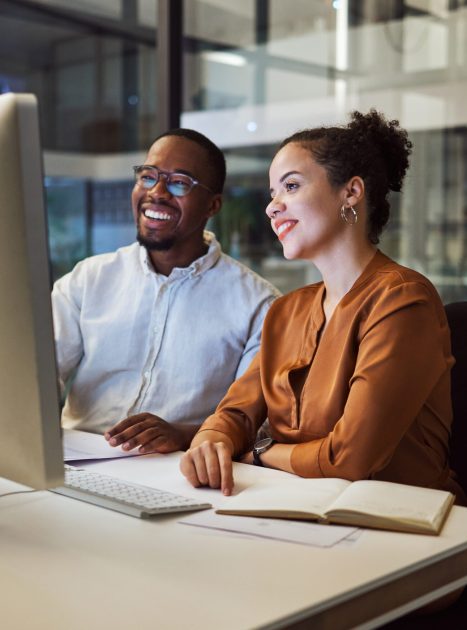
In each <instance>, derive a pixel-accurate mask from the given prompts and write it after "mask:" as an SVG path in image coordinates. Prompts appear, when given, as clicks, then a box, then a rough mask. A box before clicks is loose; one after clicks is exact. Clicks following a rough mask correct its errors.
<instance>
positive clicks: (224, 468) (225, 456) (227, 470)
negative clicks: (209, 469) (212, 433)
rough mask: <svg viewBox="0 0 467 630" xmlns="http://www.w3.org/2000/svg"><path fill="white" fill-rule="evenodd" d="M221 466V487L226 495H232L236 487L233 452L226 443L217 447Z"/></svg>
mask: <svg viewBox="0 0 467 630" xmlns="http://www.w3.org/2000/svg"><path fill="white" fill-rule="evenodd" d="M217 454H218V458H219V467H220V475H221V481H220V484H219V485H220V488H221V490H222V493H223V494H224V495H225V496H230V495H231V494H232V490H233V487H234V480H233V465H232V454H231V453H230V451H229V449H228V448H226V447H225V445H224V444H219V445H218V449H217Z"/></svg>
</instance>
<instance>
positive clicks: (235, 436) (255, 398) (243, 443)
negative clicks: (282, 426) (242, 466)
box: [199, 353, 267, 455]
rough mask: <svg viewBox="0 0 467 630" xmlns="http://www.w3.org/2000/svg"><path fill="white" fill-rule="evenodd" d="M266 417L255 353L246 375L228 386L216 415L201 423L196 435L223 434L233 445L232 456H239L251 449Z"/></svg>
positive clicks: (258, 360) (258, 363)
mask: <svg viewBox="0 0 467 630" xmlns="http://www.w3.org/2000/svg"><path fill="white" fill-rule="evenodd" d="M266 415H267V407H266V402H265V400H264V396H263V390H262V387H261V373H260V353H258V354H257V355H256V357H255V358H254V359H253V361H252V363H251V365H250V367H249V368H248V369H247V371H246V372H245V374H244V375H243V376H242V377H241V378H239V379H238V380H237V381H235V382H234V383H233V384H232V385H231V386H230V388H229V391H228V392H227V394H226V395H225V397H224V398H223V400H222V401H221V402H220V403H219V405H218V407H217V409H216V411H215V413H214V414H212V415H211V416H209V417H208V418H207V419H206V420H205V421H204V423H203V424H202V426H201V428H200V430H199V432H201V431H207V430H214V431H219V432H221V433H225V434H226V435H228V436H229V438H230V439H231V440H232V442H233V445H234V455H239V454H240V453H244V452H245V451H247V450H249V448H251V445H252V444H253V442H254V440H255V437H256V434H257V432H258V429H259V427H260V426H261V424H262V423H263V422H264V421H265V420H266Z"/></svg>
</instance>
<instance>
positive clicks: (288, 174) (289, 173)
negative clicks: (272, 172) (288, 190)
mask: <svg viewBox="0 0 467 630" xmlns="http://www.w3.org/2000/svg"><path fill="white" fill-rule="evenodd" d="M290 175H301V173H300V171H287V173H284V174H283V175H282V177H281V178H280V180H279V182H280V183H281V184H282V182H283V181H284V179H287V177H290Z"/></svg>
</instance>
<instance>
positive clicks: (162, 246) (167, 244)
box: [136, 215, 175, 252]
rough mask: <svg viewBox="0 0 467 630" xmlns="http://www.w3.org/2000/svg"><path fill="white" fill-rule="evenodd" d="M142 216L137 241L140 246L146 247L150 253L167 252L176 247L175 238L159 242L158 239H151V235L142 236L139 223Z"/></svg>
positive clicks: (137, 229) (137, 230) (170, 237)
mask: <svg viewBox="0 0 467 630" xmlns="http://www.w3.org/2000/svg"><path fill="white" fill-rule="evenodd" d="M140 216H141V215H138V223H137V225H136V240H137V241H138V243H139V244H140V245H142V246H143V247H145V248H146V249H147V250H148V251H152V252H154V251H156V252H166V251H167V250H169V249H171V248H172V247H173V246H174V243H175V238H174V237H173V236H169V237H167V238H163V239H160V240H157V237H155V238H151V236H150V235H149V236H148V235H146V236H145V235H144V234H142V233H141V229H140V222H139V217H140ZM150 233H151V232H149V234H150Z"/></svg>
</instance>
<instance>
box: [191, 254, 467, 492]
mask: <svg viewBox="0 0 467 630" xmlns="http://www.w3.org/2000/svg"><path fill="white" fill-rule="evenodd" d="M324 292H325V289H324V285H323V283H322V282H321V283H317V284H313V285H309V286H306V287H303V288H301V289H298V290H297V291H294V292H292V293H290V294H288V295H286V296H284V297H282V298H279V299H278V300H276V301H275V302H274V303H273V305H272V306H271V308H270V311H269V313H268V315H267V317H266V320H265V322H264V327H263V333H262V342H261V349H260V351H259V353H258V355H257V356H256V358H255V359H254V360H253V362H252V364H251V366H250V368H249V369H248V370H247V372H246V373H245V374H244V375H243V377H241V378H240V379H239V380H237V381H236V382H235V383H234V384H233V385H232V386H231V387H230V389H229V391H228V393H227V394H226V396H225V397H224V399H223V400H222V401H221V403H220V404H219V406H218V408H217V410H216V412H215V413H214V414H213V415H212V416H210V417H209V418H208V419H207V420H206V421H205V422H204V424H203V425H202V427H201V429H200V431H203V430H206V429H215V430H216V431H221V432H223V433H226V434H228V435H229V437H230V438H231V439H232V441H233V443H234V447H235V455H239V454H240V453H243V452H245V451H247V450H249V449H250V448H251V447H252V444H253V442H254V439H255V436H256V432H257V430H258V428H259V426H260V425H261V424H262V423H263V421H264V420H265V419H266V418H269V424H270V427H271V434H272V436H273V438H274V439H276V440H277V441H279V442H282V443H288V444H296V446H295V448H294V449H293V451H292V456H291V464H292V468H293V470H294V472H295V473H296V474H297V475H300V476H302V477H341V478H344V479H350V480H356V479H367V478H370V479H382V480H387V481H394V482H399V483H407V484H413V485H420V486H426V487H430V488H443V489H449V490H451V491H453V492H454V493H457V494H458V498H459V497H461V496H462V495H461V490H460V488H459V487H458V486H457V484H456V483H455V481H454V480H453V479H452V478H451V474H450V470H449V465H448V439H449V433H450V425H451V419H452V410H451V398H450V370H451V367H452V365H453V362H454V359H453V357H452V355H451V348H450V334H449V328H448V324H447V321H446V317H445V313H444V307H443V305H442V303H441V300H440V298H439V296H438V294H437V292H436V290H435V289H434V287H433V286H432V284H431V283H430V282H429V281H428V280H427V279H426V278H425V277H423V276H422V275H420V274H419V273H417V272H415V271H413V270H410V269H407V268H405V267H402V266H400V265H398V264H397V263H395V262H394V261H392V260H391V259H390V258H388V257H387V256H385V255H384V254H382V253H381V252H379V251H378V252H376V254H375V256H374V257H373V259H372V260H371V261H370V263H369V265H368V266H367V268H366V269H365V270H364V271H363V273H362V275H361V276H360V277H359V278H358V279H357V281H356V282H355V284H354V285H353V287H352V288H351V289H350V291H349V292H348V293H347V294H346V295H345V296H344V297H343V298H342V300H341V301H340V303H339V304H338V306H337V307H336V309H335V311H334V313H333V315H332V317H331V319H330V321H329V322H328V325H327V327H326V329H325V330H324V332H322V331H323V327H324V323H325V318H324V312H323V307H322V303H323V299H324Z"/></svg>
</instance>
